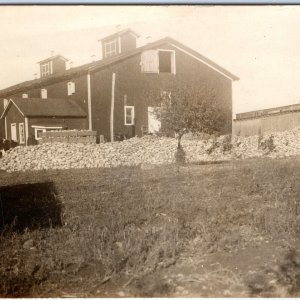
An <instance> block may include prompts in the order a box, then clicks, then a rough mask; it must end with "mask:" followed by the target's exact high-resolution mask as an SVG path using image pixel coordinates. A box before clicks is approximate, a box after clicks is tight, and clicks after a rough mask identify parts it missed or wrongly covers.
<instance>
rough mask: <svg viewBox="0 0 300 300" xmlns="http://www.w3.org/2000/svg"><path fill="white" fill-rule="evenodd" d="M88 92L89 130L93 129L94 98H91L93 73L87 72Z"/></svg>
mask: <svg viewBox="0 0 300 300" xmlns="http://www.w3.org/2000/svg"><path fill="white" fill-rule="evenodd" d="M87 92H88V118H89V130H92V98H91V74H90V72H88V74H87Z"/></svg>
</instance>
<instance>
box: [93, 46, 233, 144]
mask: <svg viewBox="0 0 300 300" xmlns="http://www.w3.org/2000/svg"><path fill="white" fill-rule="evenodd" d="M160 48H161V49H172V50H173V49H174V48H173V47H172V46H170V45H165V46H163V47H160ZM175 51H176V75H174V74H168V73H159V74H149V73H147V74H146V73H141V67H140V54H139V55H136V56H133V57H131V58H128V59H126V60H124V61H122V62H119V63H117V64H115V65H113V66H110V67H108V68H105V69H103V70H99V71H97V72H95V73H92V76H91V89H92V116H93V129H94V130H97V132H98V134H103V135H104V136H105V138H106V139H109V136H110V128H109V121H110V105H111V88H112V73H115V74H116V84H115V114H114V120H115V122H114V132H115V134H117V133H121V134H125V135H127V136H129V137H131V136H133V134H136V135H138V136H141V134H142V130H141V128H142V126H147V125H148V115H147V108H148V106H151V105H153V101H151V96H152V95H153V94H154V93H155V92H156V91H159V90H171V89H172V86H177V87H180V86H185V85H193V86H199V87H201V86H205V85H208V86H210V87H211V88H212V89H213V90H214V92H215V94H216V98H217V101H218V103H219V104H220V107H221V108H222V110H223V111H224V114H225V115H226V124H224V130H223V133H231V124H232V90H231V86H232V81H231V80H229V79H228V78H226V77H224V76H222V75H221V74H219V73H218V72H216V71H215V70H213V69H211V68H210V67H208V66H206V65H205V64H203V63H200V62H199V63H198V62H196V61H195V59H194V58H192V57H190V56H189V55H187V54H185V53H183V52H181V51H180V50H176V49H175ZM125 98H127V105H133V106H135V116H136V120H135V122H136V123H135V128H132V126H126V125H124V104H125V103H124V100H125Z"/></svg>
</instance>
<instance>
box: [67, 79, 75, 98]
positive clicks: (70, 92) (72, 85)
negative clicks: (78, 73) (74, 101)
mask: <svg viewBox="0 0 300 300" xmlns="http://www.w3.org/2000/svg"><path fill="white" fill-rule="evenodd" d="M73 94H75V82H68V96H71V95H73Z"/></svg>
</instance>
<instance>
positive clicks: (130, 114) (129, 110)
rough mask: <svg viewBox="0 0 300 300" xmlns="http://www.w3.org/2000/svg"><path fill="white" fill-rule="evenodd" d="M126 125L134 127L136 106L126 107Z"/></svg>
mask: <svg viewBox="0 0 300 300" xmlns="http://www.w3.org/2000/svg"><path fill="white" fill-rule="evenodd" d="M124 114H125V125H134V106H128V105H126V106H125V107H124Z"/></svg>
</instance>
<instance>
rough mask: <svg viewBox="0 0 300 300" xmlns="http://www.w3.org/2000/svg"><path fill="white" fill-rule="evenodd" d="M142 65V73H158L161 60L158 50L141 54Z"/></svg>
mask: <svg viewBox="0 0 300 300" xmlns="http://www.w3.org/2000/svg"><path fill="white" fill-rule="evenodd" d="M140 65H141V71H142V73H158V72H159V59H158V52H157V50H148V51H144V52H143V53H142V54H141V63H140Z"/></svg>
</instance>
